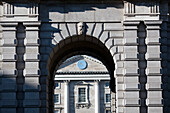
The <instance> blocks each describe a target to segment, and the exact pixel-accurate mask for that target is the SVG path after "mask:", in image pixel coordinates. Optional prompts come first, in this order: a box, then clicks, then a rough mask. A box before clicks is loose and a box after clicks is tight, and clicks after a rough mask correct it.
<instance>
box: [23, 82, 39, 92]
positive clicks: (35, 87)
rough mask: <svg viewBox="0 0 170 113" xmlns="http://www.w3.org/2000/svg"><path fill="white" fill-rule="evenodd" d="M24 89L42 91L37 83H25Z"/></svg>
mask: <svg viewBox="0 0 170 113" xmlns="http://www.w3.org/2000/svg"><path fill="white" fill-rule="evenodd" d="M23 89H24V91H40V90H41V87H40V85H39V84H37V83H25V85H24V88H23Z"/></svg>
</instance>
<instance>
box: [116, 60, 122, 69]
mask: <svg viewBox="0 0 170 113" xmlns="http://www.w3.org/2000/svg"><path fill="white" fill-rule="evenodd" d="M115 67H116V68H123V67H124V63H123V61H119V62H117V63H116V66H115Z"/></svg>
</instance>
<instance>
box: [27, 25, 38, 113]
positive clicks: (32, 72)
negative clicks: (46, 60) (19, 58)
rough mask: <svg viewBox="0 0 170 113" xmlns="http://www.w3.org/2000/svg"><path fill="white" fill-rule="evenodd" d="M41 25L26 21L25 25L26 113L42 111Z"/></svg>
mask: <svg viewBox="0 0 170 113" xmlns="http://www.w3.org/2000/svg"><path fill="white" fill-rule="evenodd" d="M39 25H40V23H39V22H30V23H27V22H24V26H25V27H26V28H25V32H26V38H25V40H24V45H25V54H24V61H25V69H24V76H25V84H24V91H25V98H24V107H25V108H24V113H30V112H34V113H39V112H40V109H39V108H40V106H41V100H40V90H41V88H40V83H39V76H40V70H39Z"/></svg>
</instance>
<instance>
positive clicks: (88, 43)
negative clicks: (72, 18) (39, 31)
mask: <svg viewBox="0 0 170 113" xmlns="http://www.w3.org/2000/svg"><path fill="white" fill-rule="evenodd" d="M75 55H88V56H92V57H94V58H96V59H98V60H99V61H101V62H102V63H103V64H104V65H105V66H106V68H107V70H108V72H109V75H110V88H111V91H112V92H115V78H114V70H115V64H114V61H113V56H112V55H111V52H110V50H109V49H108V48H107V47H106V46H105V44H103V43H102V42H101V41H99V39H97V38H95V37H91V36H84V35H82V36H72V37H68V38H66V39H64V40H62V41H61V42H60V43H59V44H58V45H56V46H55V47H54V49H53V51H52V52H51V55H50V57H51V58H50V59H49V62H48V71H49V76H48V77H49V78H48V79H49V82H48V83H49V102H50V103H49V108H50V109H49V110H50V111H51V112H53V107H54V106H53V94H54V77H55V74H56V70H57V69H58V68H59V66H60V65H61V64H62V63H63V62H64V61H65V60H66V59H68V58H70V57H72V56H75Z"/></svg>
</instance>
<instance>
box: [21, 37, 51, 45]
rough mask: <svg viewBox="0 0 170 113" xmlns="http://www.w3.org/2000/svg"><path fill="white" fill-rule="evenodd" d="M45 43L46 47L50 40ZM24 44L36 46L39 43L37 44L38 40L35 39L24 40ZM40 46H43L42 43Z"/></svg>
mask: <svg viewBox="0 0 170 113" xmlns="http://www.w3.org/2000/svg"><path fill="white" fill-rule="evenodd" d="M43 41H44V40H43ZM45 43H46V45H47V44H48V45H49V44H50V40H48V42H47V41H46V42H45ZM24 44H25V45H38V44H40V42H39V39H36V38H26V39H25V40H24ZM41 44H42V45H44V43H41Z"/></svg>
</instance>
